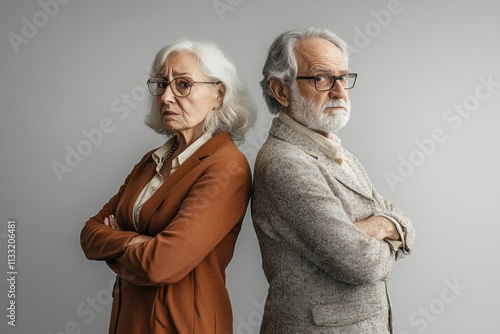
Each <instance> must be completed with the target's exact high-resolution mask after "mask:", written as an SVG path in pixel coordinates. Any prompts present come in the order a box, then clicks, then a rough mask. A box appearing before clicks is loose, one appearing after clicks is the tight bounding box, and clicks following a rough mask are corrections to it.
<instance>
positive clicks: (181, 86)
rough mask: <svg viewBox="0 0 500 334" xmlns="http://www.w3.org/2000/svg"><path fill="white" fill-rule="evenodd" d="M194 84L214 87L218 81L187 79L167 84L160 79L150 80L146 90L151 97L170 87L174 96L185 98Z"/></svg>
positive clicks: (176, 79) (179, 79) (174, 80)
mask: <svg viewBox="0 0 500 334" xmlns="http://www.w3.org/2000/svg"><path fill="white" fill-rule="evenodd" d="M196 83H203V84H213V85H216V84H220V81H193V80H191V79H189V78H175V79H173V80H172V81H170V82H168V81H167V80H165V79H162V78H151V79H149V80H148V88H149V92H150V93H151V95H153V96H160V95H162V94H163V93H164V92H165V89H167V87H168V86H170V89H171V90H172V93H174V95H175V96H178V97H185V96H188V95H189V93H191V86H192V85H194V84H196Z"/></svg>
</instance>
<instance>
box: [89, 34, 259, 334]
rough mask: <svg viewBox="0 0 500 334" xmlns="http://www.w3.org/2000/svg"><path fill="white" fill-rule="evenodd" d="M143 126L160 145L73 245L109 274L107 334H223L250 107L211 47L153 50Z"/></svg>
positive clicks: (228, 317)
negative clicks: (161, 137)
mask: <svg viewBox="0 0 500 334" xmlns="http://www.w3.org/2000/svg"><path fill="white" fill-rule="evenodd" d="M148 86H149V90H150V92H151V94H152V95H153V99H152V103H151V110H150V113H149V115H148V116H147V119H146V124H147V125H148V126H150V127H151V128H153V129H154V130H155V131H157V132H158V133H162V134H165V135H166V136H167V137H169V139H168V140H167V142H166V143H165V144H164V145H163V146H161V147H160V148H158V149H155V150H153V151H151V152H148V153H146V155H145V156H144V157H143V158H142V159H141V160H140V161H139V163H138V164H137V165H135V167H134V169H133V170H132V172H131V173H130V174H129V175H128V177H127V178H126V180H125V182H124V184H123V185H122V186H121V188H120V189H119V191H118V193H117V194H116V195H115V196H114V197H112V198H111V199H110V200H109V202H108V203H106V204H105V205H104V207H103V208H102V209H101V211H99V212H98V213H97V214H96V215H95V216H93V217H92V218H90V220H89V221H88V222H87V223H86V224H85V226H84V228H83V230H82V232H81V245H82V248H83V251H84V252H85V255H86V256H87V258H88V259H91V260H102V261H106V263H107V265H108V266H109V267H110V268H111V269H112V270H113V271H114V272H115V273H116V274H117V279H116V283H115V288H114V292H113V296H114V299H113V306H112V311H111V321H110V329H109V333H126V334H131V333H132V334H135V333H137V334H143V333H196V334H203V333H207V334H208V333H210V334H214V333H231V332H232V312H231V304H230V301H229V296H228V293H227V290H226V287H225V269H226V267H227V265H228V264H229V261H230V260H231V258H232V255H233V251H234V247H235V243H236V238H237V236H238V233H239V231H240V227H241V222H242V220H243V217H244V215H245V211H246V208H247V205H248V201H249V197H250V190H251V171H250V168H249V166H248V162H247V160H246V158H245V156H244V155H243V154H242V153H241V152H240V151H239V150H238V148H237V147H236V145H235V144H234V142H233V140H235V141H236V140H242V139H243V136H244V134H245V132H246V130H247V129H248V128H249V127H250V126H251V125H252V124H253V122H254V121H255V115H256V109H255V107H254V105H253V104H252V102H251V101H250V98H249V94H248V92H247V90H246V88H245V87H244V86H243V84H242V82H241V81H240V80H239V79H238V77H237V74H236V70H235V67H234V65H233V64H232V63H231V62H230V61H229V60H228V59H227V58H226V57H225V56H224V54H223V53H222V52H221V51H220V50H219V49H218V48H217V47H216V46H214V45H213V44H211V43H206V42H192V41H180V42H177V43H174V44H171V45H168V46H166V47H165V48H163V49H162V50H160V51H159V52H158V54H157V55H156V58H155V60H154V63H153V66H152V69H151V79H149V80H148Z"/></svg>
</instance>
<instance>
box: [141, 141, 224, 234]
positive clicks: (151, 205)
mask: <svg viewBox="0 0 500 334" xmlns="http://www.w3.org/2000/svg"><path fill="white" fill-rule="evenodd" d="M230 139H231V137H230V136H229V135H228V134H227V133H218V134H216V135H214V136H213V137H212V138H211V139H210V140H209V141H208V142H206V143H205V144H204V145H203V146H202V147H200V148H199V149H198V150H196V152H194V153H193V155H192V156H190V157H189V158H188V159H187V160H186V161H184V163H183V164H182V165H180V166H179V168H177V170H176V171H175V173H173V174H172V175H171V176H170V177H169V178H168V179H166V180H165V182H163V184H162V185H161V186H160V188H158V190H157V191H156V192H155V193H154V194H153V195H152V196H151V198H150V199H149V200H148V201H146V203H144V206H143V208H142V209H141V212H140V216H139V221H140V222H141V223H140V224H139V231H138V232H139V233H145V231H147V229H148V225H149V222H150V220H151V217H152V216H153V215H154V213H155V212H156V210H157V209H158V208H159V207H160V206H161V205H163V202H164V201H165V199H166V198H168V195H169V194H170V192H171V191H172V190H173V189H174V188H175V186H176V185H177V184H179V183H180V182H181V181H182V179H183V178H184V177H185V176H186V175H188V174H189V173H190V172H191V171H193V170H194V169H195V168H196V167H197V166H199V165H200V163H201V161H202V160H203V159H204V158H206V157H207V156H209V155H211V154H212V153H214V152H215V151H217V150H218V149H219V148H221V147H222V146H223V145H224V144H226V143H227V142H228V141H229V140H230ZM153 164H154V163H153ZM153 173H154V167H153ZM152 177H153V174H152V173H144V178H146V180H141V184H143V185H142V187H144V186H145V185H146V184H147V183H148V182H149V181H150V180H151V178H152ZM141 190H142V188H141V189H140V190H139V192H140V191H141ZM137 196H138V193H137ZM137 196H136V198H137Z"/></svg>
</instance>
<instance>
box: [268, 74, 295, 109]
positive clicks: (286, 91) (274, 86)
mask: <svg viewBox="0 0 500 334" xmlns="http://www.w3.org/2000/svg"><path fill="white" fill-rule="evenodd" d="M269 89H270V90H271V92H272V93H273V95H274V98H275V99H276V101H278V102H279V104H281V105H282V106H283V107H285V108H286V107H288V106H289V105H290V87H288V85H285V84H284V83H283V82H282V81H280V80H278V79H271V81H270V82H269Z"/></svg>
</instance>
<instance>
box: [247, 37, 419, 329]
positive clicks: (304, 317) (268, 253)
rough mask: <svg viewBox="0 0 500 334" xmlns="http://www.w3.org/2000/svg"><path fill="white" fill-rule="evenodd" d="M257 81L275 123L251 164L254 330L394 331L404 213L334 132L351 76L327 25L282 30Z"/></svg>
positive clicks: (343, 114)
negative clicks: (394, 279)
mask: <svg viewBox="0 0 500 334" xmlns="http://www.w3.org/2000/svg"><path fill="white" fill-rule="evenodd" d="M263 75H264V79H263V80H262V82H261V85H262V88H263V90H264V97H265V99H266V102H267V104H268V106H269V109H270V111H271V113H273V114H278V117H277V118H275V119H274V120H273V123H272V126H271V129H270V131H269V137H268V138H267V141H266V142H265V144H264V145H263V146H262V148H261V150H260V152H259V154H258V156H257V160H256V163H255V176H254V194H253V198H252V217H253V222H254V226H255V230H256V233H257V237H258V239H259V244H260V249H261V253H262V258H263V268H264V272H265V275H266V278H267V280H268V282H269V291H268V296H267V300H266V305H265V310H264V316H263V321H262V326H261V333H287V334H289V333H343V334H346V333H353V334H366V333H392V322H391V314H392V313H391V305H390V302H389V298H388V292H387V282H388V278H389V275H390V273H391V271H392V269H393V266H394V262H395V260H396V259H397V258H398V257H399V256H400V255H402V254H409V253H410V250H411V248H412V244H413V240H414V235H415V232H414V229H413V226H412V224H411V222H410V220H409V218H408V217H407V216H406V215H405V214H404V213H403V212H401V211H400V210H399V209H397V208H396V207H395V206H393V205H392V204H391V203H390V202H388V201H387V200H385V199H384V198H382V196H381V195H380V194H379V193H378V192H377V191H376V190H375V189H374V187H373V185H372V183H371V182H370V180H369V178H368V176H367V174H366V172H365V170H364V169H363V167H362V166H361V164H360V163H359V161H358V160H357V159H356V158H355V157H354V156H353V155H352V154H351V153H350V152H348V151H347V150H345V149H344V148H343V147H342V146H341V142H340V139H339V138H338V137H337V136H336V135H335V134H333V133H334V132H335V131H336V130H338V129H340V128H342V127H343V126H344V125H345V124H346V123H347V121H348V119H349V115H350V109H351V105H350V102H349V97H348V94H347V92H348V89H350V88H353V87H354V84H355V82H356V78H357V74H356V73H351V72H350V71H349V68H348V66H347V52H346V44H345V42H344V41H342V40H341V39H340V38H339V37H338V36H337V35H335V33H333V32H332V31H330V30H328V29H323V28H316V27H309V28H306V29H302V30H293V31H289V32H286V33H283V34H282V35H280V36H279V37H278V38H277V39H276V40H275V41H274V43H273V44H272V45H271V47H270V49H269V54H268V57H267V60H266V63H265V65H264V69H263Z"/></svg>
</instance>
